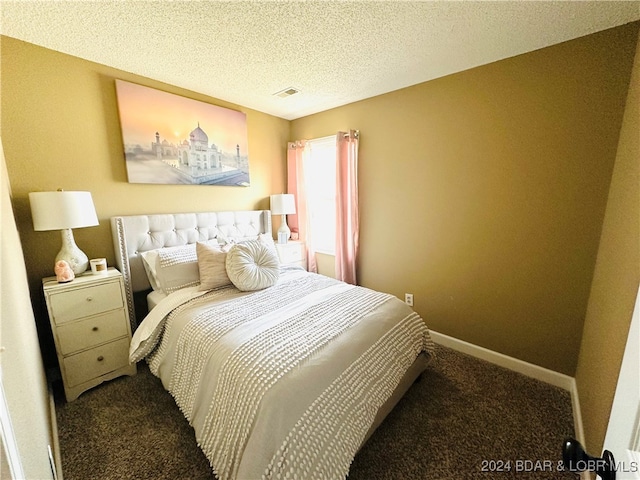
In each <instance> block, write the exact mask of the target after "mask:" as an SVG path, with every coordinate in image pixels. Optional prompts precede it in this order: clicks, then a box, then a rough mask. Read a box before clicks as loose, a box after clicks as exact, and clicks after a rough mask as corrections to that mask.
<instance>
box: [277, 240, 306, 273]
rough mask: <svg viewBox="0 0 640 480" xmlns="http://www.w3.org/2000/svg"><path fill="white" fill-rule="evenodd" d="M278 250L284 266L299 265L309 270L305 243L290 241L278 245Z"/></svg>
mask: <svg viewBox="0 0 640 480" xmlns="http://www.w3.org/2000/svg"><path fill="white" fill-rule="evenodd" d="M276 249H277V250H278V256H279V257H280V263H281V264H282V265H299V266H301V267H302V268H304V269H305V270H306V269H307V252H306V249H305V244H304V242H301V241H299V240H290V241H289V242H287V243H276Z"/></svg>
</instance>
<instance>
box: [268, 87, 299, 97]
mask: <svg viewBox="0 0 640 480" xmlns="http://www.w3.org/2000/svg"><path fill="white" fill-rule="evenodd" d="M296 93H300V90H298V89H297V88H295V87H289V88H285V89H284V90H280V91H279V92H277V93H274V95H275V96H276V97H280V98H286V97H290V96H291V95H295V94H296Z"/></svg>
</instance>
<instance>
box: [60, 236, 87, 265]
mask: <svg viewBox="0 0 640 480" xmlns="http://www.w3.org/2000/svg"><path fill="white" fill-rule="evenodd" d="M60 233H61V234H62V248H61V249H60V251H59V252H58V255H56V263H57V262H59V261H60V260H64V261H65V262H67V263H68V264H69V267H71V270H72V271H73V273H74V274H75V275H80V274H81V273H84V272H86V270H87V268H88V267H89V258H88V257H87V256H86V255H85V253H84V252H83V251H82V250H80V249H79V248H78V246H77V245H76V242H75V239H74V238H73V232H72V231H71V229H70V228H66V229H64V230H61V231H60Z"/></svg>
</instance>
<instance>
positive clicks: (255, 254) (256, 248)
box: [226, 240, 280, 292]
mask: <svg viewBox="0 0 640 480" xmlns="http://www.w3.org/2000/svg"><path fill="white" fill-rule="evenodd" d="M226 269H227V275H229V279H230V280H231V282H233V284H234V285H235V286H236V287H237V288H238V290H242V291H244V292H248V291H253V290H262V289H264V288H267V287H270V286H272V285H274V284H275V283H276V282H277V281H278V277H279V275H280V263H279V261H278V255H277V254H276V253H275V251H273V250H271V248H269V247H268V246H267V245H266V244H265V243H264V242H262V241H261V240H254V241H249V242H243V243H238V244H236V245H234V246H233V247H232V248H231V250H229V253H227V260H226Z"/></svg>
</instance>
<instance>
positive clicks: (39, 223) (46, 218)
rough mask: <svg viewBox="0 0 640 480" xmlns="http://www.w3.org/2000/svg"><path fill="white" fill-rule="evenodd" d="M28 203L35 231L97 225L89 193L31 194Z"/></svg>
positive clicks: (96, 217)
mask: <svg viewBox="0 0 640 480" xmlns="http://www.w3.org/2000/svg"><path fill="white" fill-rule="evenodd" d="M29 203H30V204H31V216H32V218H33V229H34V230H36V231H42V230H63V229H66V228H80V227H93V226H95V225H98V216H97V215H96V209H95V207H94V205H93V199H92V198H91V192H65V191H58V192H31V193H30V194H29Z"/></svg>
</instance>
